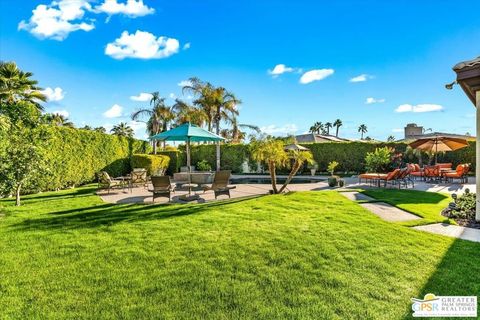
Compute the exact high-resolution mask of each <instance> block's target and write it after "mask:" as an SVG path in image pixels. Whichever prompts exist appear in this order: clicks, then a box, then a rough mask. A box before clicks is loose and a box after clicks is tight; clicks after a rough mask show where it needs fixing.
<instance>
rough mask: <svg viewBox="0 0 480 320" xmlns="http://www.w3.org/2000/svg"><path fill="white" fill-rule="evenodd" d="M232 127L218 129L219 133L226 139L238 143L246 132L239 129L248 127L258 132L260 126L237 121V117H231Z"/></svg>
mask: <svg viewBox="0 0 480 320" xmlns="http://www.w3.org/2000/svg"><path fill="white" fill-rule="evenodd" d="M231 124H232V128H231V129H223V130H221V131H220V135H221V136H222V137H224V138H225V139H226V140H228V141H230V142H232V143H240V142H242V140H244V139H245V137H246V133H245V132H244V131H242V130H241V129H249V130H253V131H255V133H260V132H261V131H260V128H259V127H258V126H255V125H252V124H244V123H238V119H237V117H233V118H232V119H231Z"/></svg>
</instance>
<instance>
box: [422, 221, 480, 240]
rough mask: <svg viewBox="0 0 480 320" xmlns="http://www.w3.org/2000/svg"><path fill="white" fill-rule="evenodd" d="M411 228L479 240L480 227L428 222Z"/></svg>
mask: <svg viewBox="0 0 480 320" xmlns="http://www.w3.org/2000/svg"><path fill="white" fill-rule="evenodd" d="M413 229H416V230H421V231H426V232H430V233H435V234H440V235H443V236H447V237H452V238H458V239H463V240H469V241H474V242H480V229H474V228H466V227H461V226H455V225H451V224H445V223H435V224H428V225H425V226H418V227H414V228H413Z"/></svg>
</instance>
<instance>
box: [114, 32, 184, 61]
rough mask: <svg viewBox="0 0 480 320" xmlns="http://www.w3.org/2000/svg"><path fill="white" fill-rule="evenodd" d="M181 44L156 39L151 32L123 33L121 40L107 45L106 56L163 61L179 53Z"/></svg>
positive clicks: (165, 38) (170, 40) (166, 39)
mask: <svg viewBox="0 0 480 320" xmlns="http://www.w3.org/2000/svg"><path fill="white" fill-rule="evenodd" d="M179 47H180V43H179V42H178V40H177V39H173V38H168V37H164V36H161V37H158V38H157V37H155V35H153V34H151V33H150V32H145V31H140V30H137V32H135V33H132V34H129V33H128V31H124V32H122V35H121V36H120V38H118V39H116V40H115V41H114V42H111V43H109V44H107V47H106V48H105V54H106V55H108V56H111V57H112V58H114V59H118V60H122V59H125V58H137V59H162V58H167V57H169V56H171V55H173V54H175V53H177V52H178V49H179Z"/></svg>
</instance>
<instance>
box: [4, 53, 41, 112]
mask: <svg viewBox="0 0 480 320" xmlns="http://www.w3.org/2000/svg"><path fill="white" fill-rule="evenodd" d="M32 76H33V73H31V72H23V71H21V70H20V69H18V67H17V65H16V64H15V62H0V103H5V104H10V105H13V104H16V103H17V102H19V101H25V102H29V103H31V104H33V105H34V106H35V107H36V109H37V110H38V111H43V107H42V105H41V104H40V102H45V101H47V97H46V96H45V95H44V94H43V93H42V92H41V90H42V89H41V88H39V87H37V84H38V81H36V80H32V79H31V77H32Z"/></svg>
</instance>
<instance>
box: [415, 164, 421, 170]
mask: <svg viewBox="0 0 480 320" xmlns="http://www.w3.org/2000/svg"><path fill="white" fill-rule="evenodd" d="M414 166H415V172H416V171H420V165H419V164H418V163H415V164H414Z"/></svg>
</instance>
